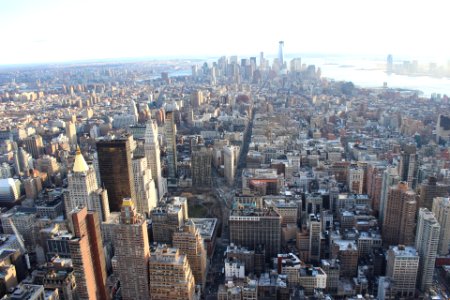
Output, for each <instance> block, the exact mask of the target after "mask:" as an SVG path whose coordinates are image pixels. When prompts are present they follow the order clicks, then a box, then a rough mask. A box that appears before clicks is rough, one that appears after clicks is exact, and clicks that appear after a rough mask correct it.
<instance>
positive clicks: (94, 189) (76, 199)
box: [64, 148, 109, 221]
mask: <svg viewBox="0 0 450 300" xmlns="http://www.w3.org/2000/svg"><path fill="white" fill-rule="evenodd" d="M67 181H68V187H67V192H66V194H65V195H64V207H65V210H66V215H69V212H71V211H72V210H73V209H75V208H76V207H79V208H82V207H86V208H87V209H88V210H93V211H96V212H97V213H98V215H99V218H100V220H102V221H104V220H106V219H107V218H108V216H109V204H108V194H107V192H106V190H104V189H101V188H99V187H98V185H97V178H96V174H95V170H94V168H93V167H92V166H88V164H87V163H86V161H85V160H84V157H83V155H82V154H81V151H80V148H78V149H77V151H76V154H75V162H74V164H73V168H72V171H71V172H70V173H69V174H68V175H67Z"/></svg>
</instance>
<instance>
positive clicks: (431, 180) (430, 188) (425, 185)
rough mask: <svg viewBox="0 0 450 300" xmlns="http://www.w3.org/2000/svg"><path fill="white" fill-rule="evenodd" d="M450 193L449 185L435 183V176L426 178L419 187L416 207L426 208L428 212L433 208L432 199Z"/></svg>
mask: <svg viewBox="0 0 450 300" xmlns="http://www.w3.org/2000/svg"><path fill="white" fill-rule="evenodd" d="M449 191H450V185H448V184H443V183H440V182H437V178H436V177H435V176H430V177H428V180H425V181H424V182H422V184H421V185H420V199H419V205H418V207H426V208H428V210H432V208H433V199H434V198H436V197H445V196H447V195H448V192H449Z"/></svg>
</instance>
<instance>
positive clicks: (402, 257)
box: [386, 246, 419, 299]
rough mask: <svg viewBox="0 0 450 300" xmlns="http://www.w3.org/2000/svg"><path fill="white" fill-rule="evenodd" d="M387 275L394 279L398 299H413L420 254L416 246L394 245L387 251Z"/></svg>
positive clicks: (394, 293) (392, 290)
mask: <svg viewBox="0 0 450 300" xmlns="http://www.w3.org/2000/svg"><path fill="white" fill-rule="evenodd" d="M386 266H387V268H386V276H387V277H389V278H390V279H391V280H392V281H393V285H392V287H391V292H392V295H396V296H397V298H396V299H412V298H413V297H414V293H415V290H416V281H417V271H418V269H419V255H418V254H417V251H416V249H415V248H414V247H409V246H406V247H405V246H392V247H390V249H389V251H388V253H387V264H386Z"/></svg>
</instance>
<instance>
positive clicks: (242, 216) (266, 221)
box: [228, 208, 281, 258]
mask: <svg viewBox="0 0 450 300" xmlns="http://www.w3.org/2000/svg"><path fill="white" fill-rule="evenodd" d="M228 224H229V228H230V242H232V243H234V244H235V245H239V246H243V247H248V248H249V249H251V250H256V248H257V247H258V246H262V247H263V249H264V250H265V254H266V258H269V257H274V256H276V255H277V254H278V253H279V252H280V245H281V216H280V215H279V214H278V213H276V212H275V211H273V210H269V209H257V208H246V209H235V210H233V211H232V212H231V214H230V217H229V221H228Z"/></svg>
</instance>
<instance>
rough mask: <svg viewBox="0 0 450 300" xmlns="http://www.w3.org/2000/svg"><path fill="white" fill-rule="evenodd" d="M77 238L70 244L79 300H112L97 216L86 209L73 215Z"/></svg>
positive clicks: (71, 215)
mask: <svg viewBox="0 0 450 300" xmlns="http://www.w3.org/2000/svg"><path fill="white" fill-rule="evenodd" d="M69 219H70V222H71V226H72V232H73V235H74V238H72V239H71V240H69V249H70V256H71V258H72V263H73V269H74V275H75V280H76V283H77V292H78V295H79V298H80V299H86V300H88V299H109V294H108V291H107V287H106V279H107V276H106V260H105V255H104V252H103V242H102V235H101V232H100V221H99V218H98V215H97V212H94V211H88V210H87V208H86V207H84V208H82V209H79V208H76V209H74V210H73V211H72V212H70V215H69Z"/></svg>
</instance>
